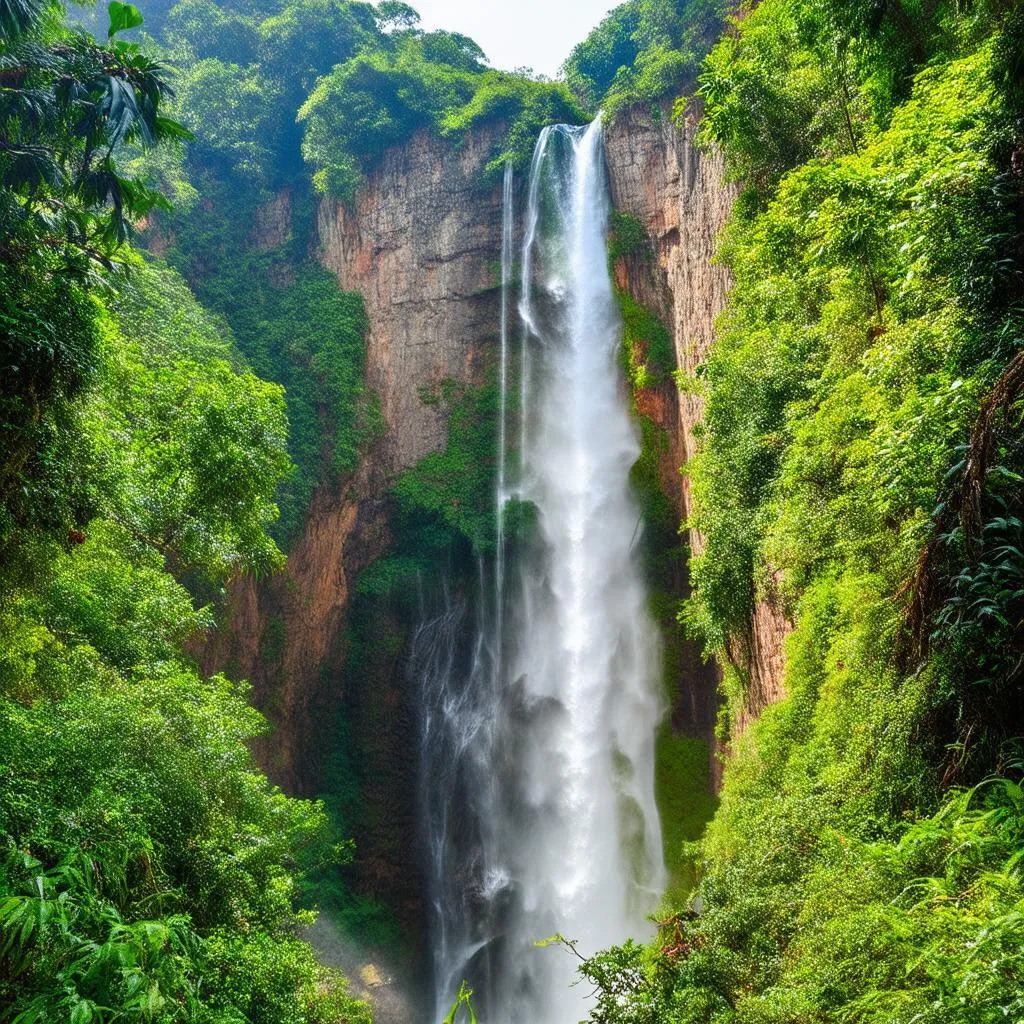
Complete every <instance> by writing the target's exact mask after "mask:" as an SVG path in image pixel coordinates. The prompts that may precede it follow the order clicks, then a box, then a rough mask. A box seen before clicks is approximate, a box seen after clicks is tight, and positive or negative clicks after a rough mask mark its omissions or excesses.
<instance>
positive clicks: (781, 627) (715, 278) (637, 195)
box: [606, 104, 789, 784]
mask: <svg viewBox="0 0 1024 1024" xmlns="http://www.w3.org/2000/svg"><path fill="white" fill-rule="evenodd" d="M698 113H699V112H698ZM697 123H698V118H697V116H695V115H694V114H691V115H689V116H687V117H686V118H685V119H684V120H683V121H682V122H680V123H676V122H674V121H673V120H672V118H671V106H670V104H664V105H662V107H660V108H656V110H655V112H652V110H651V108H649V107H647V106H643V107H637V108H634V109H633V110H630V111H626V112H624V113H623V114H622V115H620V117H619V118H618V119H617V120H616V121H615V123H614V124H613V125H612V126H611V127H610V128H609V130H608V132H607V135H606V153H607V162H608V172H609V180H610V186H611V192H612V201H613V204H614V206H615V208H616V209H617V210H619V211H622V212H624V213H628V214H631V215H632V216H634V217H636V218H637V220H638V221H639V222H640V224H641V225H642V226H643V228H644V229H645V231H646V233H647V236H648V238H649V240H650V250H649V251H646V252H636V253H632V254H630V255H627V256H625V257H622V258H620V259H619V261H618V263H617V266H616V277H617V283H618V285H619V286H620V287H622V288H625V289H626V290H627V291H628V292H629V293H630V295H632V296H633V298H634V299H636V301H637V302H640V303H642V304H643V305H644V306H646V307H647V308H649V309H651V310H652V311H653V312H655V313H656V314H657V315H658V317H659V318H660V319H661V321H662V322H663V323H664V324H665V325H666V326H667V327H668V328H669V330H670V332H671V335H672V338H673V341H674V344H675V355H676V365H677V366H679V367H680V368H681V369H682V370H683V371H684V373H685V374H688V375H692V373H693V371H694V370H695V369H696V368H697V366H698V365H699V364H700V363H701V362H702V361H703V360H704V358H705V355H706V353H707V351H708V348H709V346H710V344H711V342H712V340H713V338H714V323H715V318H716V317H717V316H718V314H719V313H720V312H721V311H722V309H723V307H724V305H725V300H726V296H727V293H728V288H729V275H728V272H727V271H726V269H725V268H724V267H722V266H719V265H718V264H716V263H715V262H714V255H715V244H716V239H717V237H718V235H719V233H720V232H721V230H722V228H723V227H724V226H725V223H726V221H727V219H728V217H729V214H730V211H731V209H732V205H733V202H734V200H735V198H736V188H735V186H734V185H732V184H731V183H729V182H728V181H727V179H726V176H725V171H724V167H723V164H722V159H721V157H720V156H719V155H718V154H717V153H715V152H713V151H707V150H704V149H702V148H700V147H699V146H698V145H697V143H696V141H695V135H696V129H697ZM673 390H675V389H673ZM675 402H676V408H675V410H666V409H665V408H664V406H665V404H666V403H665V402H664V401H662V402H660V403H658V404H659V405H661V406H662V412H661V415H660V417H658V418H656V422H658V425H659V426H662V427H663V428H664V429H667V430H668V431H669V432H670V434H672V433H673V432H674V437H673V442H672V444H671V446H670V447H671V452H670V457H671V458H672V459H674V460H676V465H677V466H681V467H683V472H682V473H681V474H679V475H678V476H677V477H676V480H675V484H674V493H672V495H671V496H672V497H673V498H674V500H675V502H676V504H677V507H678V509H679V512H680V515H681V518H682V519H683V520H686V519H687V518H689V516H690V513H691V510H692V503H691V497H690V484H689V478H688V477H687V475H686V472H685V463H686V461H687V459H688V458H689V457H690V455H691V454H692V453H693V451H694V428H695V426H696V425H697V423H698V422H699V421H700V418H701V413H702V407H703V403H702V399H701V397H700V396H699V395H698V394H695V393H690V392H676V395H675ZM663 475H664V474H663ZM687 541H688V543H689V546H690V549H691V551H693V552H695V553H699V552H700V550H701V537H700V534H699V533H698V532H697V531H695V530H692V529H691V530H689V531H687ZM751 628H752V636H751V643H750V654H749V657H748V658H745V664H744V665H743V666H742V667H743V669H744V670H745V671H746V673H747V675H748V677H749V690H748V692H749V698H748V707H747V708H746V709H744V711H743V712H742V713H741V715H740V717H739V720H738V721H737V722H736V723H734V726H735V728H736V729H737V730H739V731H741V730H742V729H744V728H746V725H747V724H748V723H749V721H750V720H751V719H752V718H754V717H756V716H757V714H758V713H760V711H761V710H762V708H763V707H764V706H766V704H768V703H770V702H771V701H773V700H777V699H778V697H779V696H780V695H781V692H782V653H781V652H782V641H783V639H784V638H785V635H786V633H787V632H788V629H789V624H788V623H787V621H786V619H785V617H784V616H783V615H782V614H781V612H780V611H779V610H778V609H777V608H775V607H774V606H773V605H771V604H770V603H767V602H761V603H760V604H759V605H758V607H757V609H756V612H755V615H754V617H753V622H752V624H751ZM685 664H686V666H687V668H686V672H687V676H688V678H687V681H686V689H687V691H688V693H689V701H690V703H691V708H692V711H691V714H690V715H689V720H688V721H685V719H686V716H682V717H683V719H684V721H685V725H684V727H685V728H686V731H690V732H695V733H697V734H698V735H700V734H703V735H704V736H705V738H707V739H708V740H709V742H712V743H714V738H713V733H712V732H711V731H710V730H713V723H714V718H715V715H714V709H715V708H716V706H717V700H718V698H717V672H716V670H715V669H714V667H713V666H710V665H704V664H702V663H701V662H700V660H699V658H697V657H696V655H695V653H694V652H692V651H690V652H689V654H688V657H687V658H686V659H685ZM709 722H710V723H711V725H710V727H709V724H708V723H709ZM716 760H717V759H716ZM714 769H715V771H714V774H715V782H716V784H717V781H718V779H719V777H720V764H718V763H716V764H715V765H714Z"/></svg>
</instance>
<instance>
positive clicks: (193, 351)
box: [89, 263, 291, 580]
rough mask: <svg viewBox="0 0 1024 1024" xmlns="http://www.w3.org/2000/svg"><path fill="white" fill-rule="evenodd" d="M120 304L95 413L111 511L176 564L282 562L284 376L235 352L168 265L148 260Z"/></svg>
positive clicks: (261, 565) (222, 567)
mask: <svg viewBox="0 0 1024 1024" xmlns="http://www.w3.org/2000/svg"><path fill="white" fill-rule="evenodd" d="M111 310H112V313H113V317H114V321H115V323H116V326H114V325H111V329H110V332H109V334H108V336H107V337H106V339H105V342H104V349H105V351H104V357H105V358H104V370H103V375H102V380H101V382H100V389H99V390H100V400H99V402H97V403H96V404H95V405H94V406H93V407H92V409H91V414H90V416H89V425H90V427H92V429H93V430H94V431H95V436H96V438H97V443H96V453H97V459H98V461H99V463H100V466H101V467H102V469H101V472H102V474H103V489H104V492H105V494H104V499H103V501H102V502H101V508H102V509H103V511H104V513H105V514H106V515H109V516H110V517H111V518H113V519H115V520H116V521H117V522H118V523H120V524H121V525H123V526H124V527H126V528H127V529H128V530H129V531H130V532H131V534H132V535H133V536H134V537H136V538H138V539H139V540H140V541H141V542H143V543H145V544H147V545H149V546H151V547H152V548H154V549H155V550H157V551H159V552H161V553H162V554H163V555H164V556H165V557H166V558H167V559H168V560H169V562H170V564H172V565H173V566H174V568H175V571H177V572H178V573H184V572H190V571H196V570H199V571H201V572H202V573H203V574H205V575H206V576H207V577H212V578H213V579H215V580H224V579H226V578H227V577H228V576H230V575H231V574H232V573H234V572H237V571H238V570H239V569H248V570H251V571H255V572H262V571H267V570H271V569H274V568H276V567H277V566H279V564H280V553H279V552H278V550H277V547H276V545H275V544H274V542H273V541H272V540H271V539H270V538H269V537H268V536H267V534H266V529H267V527H268V526H269V525H271V524H272V523H273V522H274V521H275V520H276V519H277V514H278V510H277V506H276V505H275V504H274V502H273V495H274V492H275V491H276V489H277V485H278V483H279V481H280V480H281V479H282V478H283V477H284V476H285V474H286V473H287V471H288V470H289V469H290V468H291V467H290V462H289V460H288V455H287V437H288V429H287V422H286V420H285V411H284V396H283V395H282V392H281V388H280V387H278V386H277V385H274V384H268V383H267V382H266V381H263V380H261V379H260V378H258V377H256V376H254V375H253V374H252V373H251V372H250V371H248V370H241V369H236V368H235V367H233V366H232V365H231V364H230V363H229V362H228V361H227V358H225V357H229V358H230V357H231V350H230V348H229V347H228V346H229V343H228V341H227V340H226V338H225V336H224V332H223V329H221V328H219V327H217V326H216V325H215V324H213V323H212V322H211V320H210V318H209V316H208V314H206V313H205V312H204V311H202V310H201V309H200V307H199V306H198V304H197V303H196V302H195V300H194V299H193V298H192V297H191V295H189V294H188V291H187V289H186V288H185V287H184V286H183V285H182V284H181V282H180V281H179V280H178V279H177V278H176V277H175V276H173V275H170V274H169V273H168V272H166V271H158V270H155V269H151V268H149V267H147V266H146V265H145V264H142V263H139V264H138V265H137V266H135V267H134V268H133V274H132V283H131V284H130V285H129V286H128V287H126V288H125V289H124V290H123V291H122V293H121V294H120V296H119V297H118V298H117V299H116V300H114V301H113V302H112V303H111ZM197 357H198V358H197ZM234 359H235V361H236V362H237V356H234Z"/></svg>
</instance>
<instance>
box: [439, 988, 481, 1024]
mask: <svg viewBox="0 0 1024 1024" xmlns="http://www.w3.org/2000/svg"><path fill="white" fill-rule="evenodd" d="M472 1000H473V990H472V989H471V988H469V987H468V986H467V985H466V983H465V982H462V984H460V985H459V994H458V996H456V999H455V1002H454V1003H452V1008H451V1009H450V1010H449V1011H448V1012H447V1013H446V1014H445V1017H444V1021H443V1022H442V1024H455V1022H456V1020H458V1019H459V1010H462V1009H465V1011H466V1017H465V1019H466V1021H467V1022H468V1024H476V1011H475V1010H474V1009H473V1001H472Z"/></svg>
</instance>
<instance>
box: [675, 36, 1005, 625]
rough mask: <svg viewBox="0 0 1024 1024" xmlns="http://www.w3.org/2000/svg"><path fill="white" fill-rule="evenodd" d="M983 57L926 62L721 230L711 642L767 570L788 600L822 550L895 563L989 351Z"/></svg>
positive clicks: (705, 616) (910, 539) (865, 565)
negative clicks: (912, 84)
mask: <svg viewBox="0 0 1024 1024" xmlns="http://www.w3.org/2000/svg"><path fill="white" fill-rule="evenodd" d="M987 68H988V57H987V55H986V54H985V53H981V54H979V55H978V56H976V57H972V58H967V59H965V60H964V61H960V62H956V63H952V64H950V65H948V66H946V67H944V68H943V69H941V70H940V69H936V70H934V71H930V72H927V73H926V74H925V75H923V76H922V78H921V80H920V82H919V85H918V92H917V93H916V94H915V96H914V97H913V98H912V99H911V100H910V101H908V102H907V103H906V104H904V105H903V106H902V107H900V108H899V109H898V110H897V111H896V113H895V115H894V117H893V121H892V125H891V127H890V128H889V129H888V130H887V131H886V132H884V133H881V134H879V135H878V136H877V137H876V138H875V139H874V140H873V141H872V142H871V143H870V144H869V145H867V146H866V147H865V148H864V149H863V150H862V151H861V152H859V153H858V154H856V155H849V156H842V157H839V158H836V159H834V160H832V161H829V162H820V161H813V162H811V163H809V164H807V165H806V166H804V167H802V168H800V169H799V170H797V171H795V172H793V173H792V174H790V175H789V176H788V177H787V178H785V179H784V180H783V182H782V183H781V184H780V186H779V188H778V190H777V193H776V196H775V198H774V199H773V200H772V202H771V203H770V204H769V206H768V208H767V209H766V211H765V212H764V213H763V214H762V215H761V216H759V217H758V218H757V219H755V220H753V221H752V222H749V223H746V222H742V221H740V222H737V223H736V224H735V225H734V226H733V228H732V229H731V232H730V233H729V234H728V235H727V237H726V240H725V244H724V255H725V258H726V260H727V261H728V262H729V265H730V267H731V268H732V271H733V273H734V275H735V277H736V281H737V285H736V290H735V292H734V299H733V302H732V303H731V304H730V308H729V310H728V311H727V313H726V314H725V317H724V319H723V321H722V325H721V330H720V340H719V341H718V343H717V344H716V347H715V350H714V352H713V354H712V356H711V358H710V359H709V361H708V364H707V366H706V380H707V382H708V384H709V386H710V395H709V400H708V407H707V414H706V416H705V424H704V428H703V429H704V438H705V440H704V443H703V453H702V454H701V455H699V456H698V458H697V459H696V460H695V462H694V466H693V474H694V480H695V482H696V491H697V494H698V513H697V518H696V522H697V523H698V525H699V526H700V528H701V529H702V531H703V532H704V534H705V536H706V538H707V546H706V548H705V554H704V556H702V558H701V559H700V560H699V561H698V563H697V566H696V569H695V579H696V580H697V582H698V588H699V590H700V591H701V597H700V598H699V602H698V604H697V605H695V606H694V608H693V610H692V611H691V612H690V613H689V615H690V621H691V624H692V625H694V626H695V627H697V628H698V630H699V631H700V632H702V634H703V635H704V636H705V638H706V639H707V640H708V641H709V642H711V643H712V644H713V645H720V644H721V643H722V642H723V638H724V636H725V635H727V634H734V635H736V634H739V633H741V632H742V629H743V623H744V622H745V621H746V620H747V618H748V617H749V614H750V610H751V608H752V603H753V600H754V594H755V591H756V589H757V588H758V587H760V588H762V589H766V588H772V587H774V586H775V584H774V583H773V580H774V579H775V578H776V576H777V574H778V573H779V572H781V573H782V579H781V586H782V591H783V596H784V597H785V598H786V599H787V600H789V601H793V600H794V599H795V597H796V595H797V594H798V593H799V592H800V591H801V590H802V589H803V588H804V587H805V586H806V585H807V582H808V581H809V580H810V579H811V578H813V577H814V576H816V575H818V574H820V573H822V572H824V571H826V570H827V569H828V567H829V565H830V564H831V565H835V564H844V565H849V566H850V568H851V570H852V571H855V572H867V573H870V574H881V575H882V577H883V578H884V579H885V581H886V583H887V584H888V585H890V586H893V587H894V588H895V587H896V586H898V585H899V583H900V582H901V581H903V580H905V579H906V578H907V576H908V574H909V572H910V570H911V568H912V565H913V562H914V560H915V559H916V556H917V552H918V551H919V548H920V544H921V538H922V530H923V529H924V528H925V526H926V524H927V521H928V517H929V515H930V513H931V510H932V508H933V507H934V506H935V504H936V503H937V501H938V493H939V492H938V489H939V486H940V484H941V482H942V477H943V474H944V473H945V472H946V470H947V469H948V468H949V466H950V465H951V464H952V463H953V462H954V461H955V459H953V450H954V447H955V445H956V443H957V439H958V437H962V436H963V432H964V430H965V428H966V425H967V423H968V422H969V418H970V416H971V415H973V413H974V411H975V410H976V408H977V403H978V398H979V395H980V393H981V389H983V388H984V387H985V386H986V382H990V381H991V380H992V367H993V362H994V361H995V360H997V359H998V354H997V352H994V351H993V347H992V345H991V343H990V342H986V341H985V340H983V339H985V338H986V337H987V336H989V335H988V330H987V329H986V328H987V325H983V324H981V323H980V322H979V321H977V320H975V319H974V316H975V313H976V310H977V309H978V307H979V306H980V305H981V304H980V303H977V302H976V300H975V298H974V296H973V295H972V294H968V293H966V289H965V285H968V286H969V287H970V288H971V289H972V290H973V289H974V288H975V284H974V282H975V281H977V280H978V277H979V275H980V274H983V273H988V272H990V271H991V272H997V273H999V272H1002V267H1001V261H1002V260H1003V255H1002V253H998V254H996V253H993V252H992V246H991V239H992V238H993V237H994V236H998V235H999V234H1000V233H1001V232H1005V230H1006V224H1007V217H1008V216H1010V215H1011V211H1012V207H1009V206H1007V205H1003V204H1001V203H998V202H997V203H992V202H991V201H990V198H989V197H990V196H991V195H992V193H993V189H994V188H995V187H997V185H998V180H999V169H998V167H997V166H995V165H994V164H993V162H992V161H991V159H990V157H989V155H988V151H989V139H990V138H991V133H992V129H993V115H994V109H995V103H994V97H993V94H992V92H991V91H990V90H989V89H988V87H987V86H986V84H985V83H986V80H987V78H986V75H987ZM996 194H997V195H998V192H997V193H996ZM986 268H988V269H986ZM968 275H970V276H968ZM1000 333H1001V334H1002V335H1003V336H1006V335H1005V332H1002V331H1001V332H1000ZM997 336H998V335H997ZM1011 337H1012V335H1011ZM701 495H703V497H701ZM712 495H713V496H714V497H713V498H712V497H711V496H712Z"/></svg>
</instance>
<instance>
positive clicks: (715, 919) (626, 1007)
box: [580, 778, 1024, 1024]
mask: <svg viewBox="0 0 1024 1024" xmlns="http://www.w3.org/2000/svg"><path fill="white" fill-rule="evenodd" d="M1022 828H1024V802H1022V798H1021V789H1020V787H1019V785H1018V784H1017V783H1016V782H1014V781H1011V780H1009V779H1005V778H1002V779H995V780H992V781H991V782H989V783H987V784H985V785H983V786H980V787H978V788H976V789H973V790H965V791H958V792H954V793H953V794H951V795H950V796H949V797H948V798H947V800H946V802H945V803H944V805H943V807H942V808H941V809H940V810H939V811H938V812H937V813H936V814H935V815H934V816H932V817H928V818H924V819H922V820H920V821H919V822H916V823H915V824H913V825H911V826H909V827H906V828H904V829H903V830H902V833H901V835H900V836H899V838H898V840H895V841H890V840H861V839H857V838H853V837H851V836H849V835H844V834H843V833H842V832H839V831H831V832H826V833H825V834H824V835H823V836H822V837H821V839H820V848H819V856H820V860H819V863H818V865H817V866H816V867H815V868H814V869H813V870H812V871H811V872H810V873H809V874H808V875H807V876H806V877H805V878H804V879H802V880H801V882H800V883H799V885H798V886H797V887H794V884H793V882H792V881H787V879H786V876H785V873H783V872H781V871H780V870H779V868H780V867H781V865H779V864H778V863H777V861H776V863H771V862H769V863H768V864H766V866H765V867H764V868H763V869H762V871H761V877H760V878H752V877H747V878H738V877H736V873H735V872H733V871H731V870H730V868H729V867H728V866H727V865H726V864H724V863H722V864H721V866H720V867H719V868H718V869H717V870H716V871H715V872H714V874H713V875H712V876H710V877H709V879H708V880H707V881H706V882H705V890H706V891H707V892H708V893H709V894H714V895H715V896H716V897H717V899H716V900H715V902H714V903H712V904H710V905H704V906H700V912H699V914H695V913H693V912H692V911H690V912H684V913H682V914H680V915H678V916H677V917H675V918H673V919H670V920H669V921H667V922H664V923H663V926H662V933H661V936H660V938H659V940H658V942H657V943H656V945H655V946H654V947H653V948H648V949H644V948H642V947H638V946H636V945H634V944H631V943H627V944H626V945H625V946H622V947H619V948H617V949H613V950H610V951H608V952H605V953H602V954H599V955H598V956H595V957H593V958H591V959H589V960H586V961H584V962H583V963H582V964H581V966H580V973H581V975H582V976H583V977H584V978H586V979H587V980H588V981H590V982H592V983H593V984H594V985H595V986H596V988H597V990H598V1003H597V1009H596V1010H595V1011H594V1012H593V1014H592V1016H591V1019H592V1020H593V1021H595V1022H601V1024H655V1022H658V1024H698V1022H700V1024H706V1022H719V1021H722V1022H724V1021H730V1022H734V1021H748V1020H749V1021H757V1022H768V1021H846V1020H857V1021H864V1022H866V1024H870V1022H877V1024H883V1022H885V1024H909V1022H910V1021H927V1022H934V1024H940V1022H941V1024H968V1022H971V1024H974V1022H990V1021H991V1022H995V1021H999V1020H1006V1019H1008V1018H1009V1019H1013V1017H1014V1015H1015V1014H1017V1015H1019V1014H1020V1012H1021V1009H1022V1003H1021V993H1020V988H1019V985H1018V983H1017V978H1018V977H1019V972H1020V970H1021V966H1022V965H1021V962H1020V957H1021V953H1020V941H1021V914H1020V911H1021V907H1022V891H1021V875H1020V850H1021V848H1022V840H1024V831H1022ZM801 834H802V835H804V836H806V835H807V834H808V833H807V830H806V829H801ZM765 876H767V877H765ZM769 879H770V880H771V882H772V883H774V885H775V886H776V887H777V888H776V889H775V890H774V892H773V890H772V889H771V888H770V886H769ZM758 893H763V894H764V896H762V897H761V898H760V899H758V897H757V895H755V894H758ZM773 895H774V899H773V898H772V896H773ZM726 896H729V897H731V899H732V901H731V902H728V903H727V902H724V901H723V897H726ZM765 897H767V898H765ZM706 906H709V909H705V907H706ZM773 912H774V913H775V914H776V915H778V916H777V917H776V919H775V920H772V917H771V915H772V913H773ZM779 929H781V930H782V931H783V932H784V933H786V934H788V935H794V934H795V935H796V938H795V939H794V940H793V942H792V945H791V946H790V950H789V955H788V956H787V957H786V958H785V959H784V960H780V961H779V962H777V963H776V964H773V965H772V968H773V970H772V972H771V973H772V974H773V975H775V974H781V977H780V978H779V980H778V982H777V983H776V984H774V985H773V986H771V987H767V988H766V987H765V986H764V977H763V975H762V976H759V975H758V974H757V973H756V972H755V971H752V970H751V968H750V967H749V966H748V965H749V964H750V963H751V962H752V960H751V955H752V954H753V955H754V956H755V957H756V956H757V954H760V955H761V956H762V957H763V956H765V955H766V954H767V953H768V950H767V948H765V947H763V946H762V948H760V949H758V948H757V946H758V937H759V936H761V935H763V936H764V937H765V938H766V939H767V938H768V937H769V936H772V937H774V936H776V935H778V934H779V932H778V930H779Z"/></svg>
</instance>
